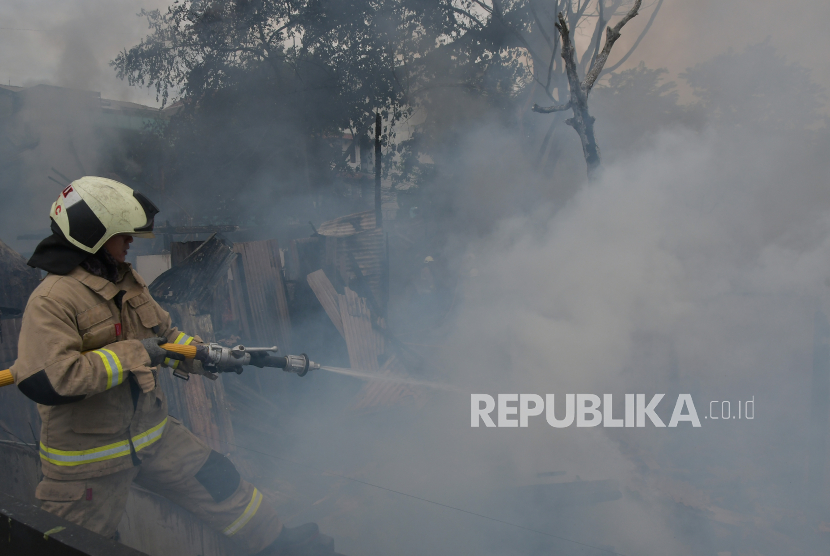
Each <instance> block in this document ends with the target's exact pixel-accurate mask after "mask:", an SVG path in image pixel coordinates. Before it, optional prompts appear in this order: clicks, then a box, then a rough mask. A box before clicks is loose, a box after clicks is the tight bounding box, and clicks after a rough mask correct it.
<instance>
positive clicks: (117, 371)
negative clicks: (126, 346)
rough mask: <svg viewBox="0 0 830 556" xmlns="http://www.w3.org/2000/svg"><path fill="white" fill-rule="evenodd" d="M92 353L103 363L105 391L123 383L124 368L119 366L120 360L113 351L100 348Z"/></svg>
mask: <svg viewBox="0 0 830 556" xmlns="http://www.w3.org/2000/svg"><path fill="white" fill-rule="evenodd" d="M92 353H97V354H98V356H99V357H100V358H101V361H103V362H104V368H105V369H106V370H107V390H109V389H110V388H112V387H113V386H118V385H119V384H121V383H122V382H124V378H125V377H126V374H125V373H124V367H122V366H121V360H120V359H119V358H118V356H117V355H116V354H115V352H114V351H111V350H108V349H103V348H102V349H96V350H95V351H93V352H92Z"/></svg>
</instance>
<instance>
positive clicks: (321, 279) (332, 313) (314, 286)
mask: <svg viewBox="0 0 830 556" xmlns="http://www.w3.org/2000/svg"><path fill="white" fill-rule="evenodd" d="M306 279H307V280H308V285H309V286H310V287H311V290H312V291H313V292H314V295H316V296H317V299H318V300H319V301H320V305H322V306H323V310H324V311H325V312H326V314H327V315H328V316H329V318H330V319H331V322H332V323H333V324H334V327H335V328H337V331H338V332H340V335H341V336H343V337H344V338H345V332H344V331H343V319H342V318H340V301H339V299H338V297H337V291H336V290H335V289H334V286H333V285H332V283H331V281H330V280H329V278H328V276H326V273H325V272H324V271H323V270H322V269H321V270H315V271H314V272H312V273H311V274H309V275H308V276H307V277H306Z"/></svg>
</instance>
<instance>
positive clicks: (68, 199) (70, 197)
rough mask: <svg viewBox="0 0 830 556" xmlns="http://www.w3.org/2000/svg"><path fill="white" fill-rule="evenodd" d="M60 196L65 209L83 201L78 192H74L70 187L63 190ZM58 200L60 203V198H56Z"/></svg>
mask: <svg viewBox="0 0 830 556" xmlns="http://www.w3.org/2000/svg"><path fill="white" fill-rule="evenodd" d="M61 195H63V198H64V199H65V200H64V202H63V204H64V206H66V208H69V207H71V206H72V205H74V204H75V203H77V202H79V201H82V200H83V199H81V196H80V195H79V194H78V192H77V191H75V188H74V187H72V186H71V185H70V186H68V187H67V188H66V189H64V190H63V193H61ZM58 200H59V201H60V198H58Z"/></svg>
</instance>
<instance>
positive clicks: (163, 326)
mask: <svg viewBox="0 0 830 556" xmlns="http://www.w3.org/2000/svg"><path fill="white" fill-rule="evenodd" d="M157 213H158V209H157V208H156V206H155V205H154V204H153V203H152V202H150V201H149V200H148V199H147V198H146V197H145V196H143V195H142V194H141V193H138V192H137V191H133V190H132V189H131V188H129V187H127V186H126V185H124V184H122V183H119V182H117V181H113V180H110V179H106V178H100V177H84V178H80V179H78V180H76V181H74V182H73V183H72V184H70V185H69V186H68V187H67V188H66V189H64V190H63V191H62V192H61V194H60V195H59V196H58V200H57V201H56V202H55V203H54V204H53V205H52V208H51V213H50V217H51V230H52V235H51V236H50V237H48V238H46V239H44V240H43V241H42V242H41V243H40V244H39V245H38V247H37V248H36V250H35V252H34V254H33V255H32V257H31V259H30V260H29V265H30V266H33V267H36V268H40V269H43V270H45V271H46V272H48V275H47V276H46V278H45V279H44V280H43V281H42V282H41V284H40V285H39V286H38V287H37V289H35V291H34V292H33V293H32V295H31V297H30V298H29V302H28V304H27V306H26V310H25V312H24V314H23V325H22V329H21V332H20V343H19V348H18V359H17V362H16V363H15V364H14V366H13V367H12V368H11V372H12V375H13V376H14V379H15V383H16V384H17V385H18V388H19V389H20V391H21V392H23V394H25V395H26V396H28V397H29V398H31V399H32V400H34V401H35V402H37V404H38V411H39V412H40V416H41V419H42V421H43V425H42V428H41V435H40V458H41V463H42V471H43V480H42V481H41V482H40V484H38V486H37V490H36V492H35V495H36V497H37V498H38V499H39V500H41V501H42V508H43V509H44V510H46V511H49V512H51V513H53V514H55V515H58V516H60V517H62V518H64V519H67V520H69V521H71V522H73V523H76V524H78V525H81V526H83V527H86V528H87V529H91V530H92V531H95V532H96V533H100V534H101V535H104V536H107V537H112V538H117V533H116V528H117V526H118V522H119V521H120V520H121V517H122V515H123V513H124V508H125V505H126V501H127V494H128V492H129V489H130V484H131V483H132V482H133V481H135V482H136V483H138V484H140V485H141V486H143V487H145V488H147V489H149V490H152V491H154V492H156V493H158V494H161V495H162V496H164V497H166V498H168V499H169V500H171V501H173V502H175V503H176V504H178V505H180V506H182V507H184V508H186V509H187V510H189V511H191V512H192V513H194V514H195V515H196V516H198V517H199V518H200V519H202V520H203V521H205V522H206V523H207V524H209V525H210V526H211V527H212V528H214V529H216V530H217V531H221V532H222V533H224V534H225V535H227V536H229V537H231V538H232V539H233V540H235V541H237V542H238V544H239V545H240V546H241V547H242V548H243V549H244V550H246V551H247V552H248V553H251V554H262V555H273V556H277V555H285V556H288V555H297V556H305V555H314V556H316V555H324V554H332V553H333V541H331V539H330V538H328V537H325V536H324V535H320V534H319V530H318V528H317V525H316V524H313V523H309V524H306V525H302V526H299V527H293V528H290V527H286V526H284V525H283V524H282V523H281V522H280V520H279V519H278V518H277V515H276V513H275V511H274V509H273V508H272V507H271V505H270V504H269V503H268V501H267V496H263V494H262V492H260V491H259V490H257V489H256V488H255V487H254V486H253V485H251V484H250V483H248V482H246V481H245V480H243V479H242V478H241V477H240V475H239V472H238V471H237V470H236V468H235V467H234V465H233V463H231V461H230V460H229V459H228V458H226V457H225V456H224V455H222V454H220V453H218V452H216V451H213V450H211V449H210V448H209V447H208V446H207V445H206V444H205V443H204V442H202V441H201V440H199V439H198V438H197V437H196V436H194V435H193V433H191V432H190V431H189V430H187V429H186V428H185V427H184V426H183V425H182V423H181V422H180V421H177V420H176V419H174V418H173V417H170V416H168V414H167V401H166V399H165V396H164V393H163V392H162V389H161V388H160V387H159V381H158V374H157V373H158V372H159V370H158V367H159V366H160V365H165V366H168V367H172V368H177V367H178V368H180V369H182V370H185V371H187V372H194V371H197V372H198V371H199V370H201V369H200V368H199V366H200V363H199V362H198V361H195V360H192V361H189V362H188V361H182V360H181V358H182V356H181V355H179V354H176V353H173V352H169V351H166V350H164V349H163V348H161V347H160V346H161V345H162V344H164V343H178V344H190V343H197V342H200V340H199V338H198V337H193V336H189V335H188V334H186V333H185V332H182V331H180V330H177V329H176V328H175V327H174V326H172V324H171V321H170V316H169V315H168V314H167V312H165V311H164V310H163V309H162V308H161V307H160V306H159V305H158V303H156V301H155V300H154V299H153V298H152V297H151V296H150V293H149V291H148V289H147V285H146V284H145V283H144V281H143V280H142V279H141V276H139V275H138V273H137V272H136V271H135V270H133V269H132V268H131V266H130V265H129V263H126V262H125V257H126V255H127V251H128V249H129V247H130V243H131V242H132V241H133V238H135V237H153V233H152V232H153V218H154V216H155V215H156V214H157ZM253 364H257V363H256V362H253Z"/></svg>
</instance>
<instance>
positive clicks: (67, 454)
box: [40, 440, 130, 467]
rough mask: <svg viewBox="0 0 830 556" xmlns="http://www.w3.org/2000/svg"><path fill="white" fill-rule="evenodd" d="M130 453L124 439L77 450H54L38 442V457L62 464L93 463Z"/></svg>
mask: <svg viewBox="0 0 830 556" xmlns="http://www.w3.org/2000/svg"><path fill="white" fill-rule="evenodd" d="M129 454H130V443H129V442H127V441H126V440H122V441H121V442H116V443H115V444H107V445H106V446H101V447H100V448H92V449H89V450H80V451H77V452H72V451H64V450H55V449H54V448H49V447H47V446H46V445H45V444H44V443H43V442H41V443H40V457H41V459H44V460H46V461H48V462H49V463H53V464H55V465H62V466H70V467H71V466H75V465H82V464H84V463H94V462H96V461H104V460H107V459H115V458H120V457H122V456H126V455H129Z"/></svg>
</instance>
